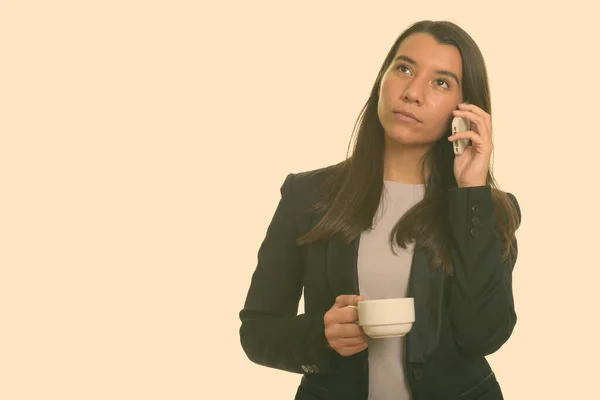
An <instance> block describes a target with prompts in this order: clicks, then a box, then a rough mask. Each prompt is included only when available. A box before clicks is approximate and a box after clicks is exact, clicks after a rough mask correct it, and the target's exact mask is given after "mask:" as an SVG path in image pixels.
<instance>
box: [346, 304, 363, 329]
mask: <svg viewBox="0 0 600 400" xmlns="http://www.w3.org/2000/svg"><path fill="white" fill-rule="evenodd" d="M346 307H350V308H354V309H356V310H358V307H356V306H346ZM352 323H353V324H357V325H360V321H359V320H356V321H354V322H352Z"/></svg>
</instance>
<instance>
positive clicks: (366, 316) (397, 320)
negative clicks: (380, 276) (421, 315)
mask: <svg viewBox="0 0 600 400" xmlns="http://www.w3.org/2000/svg"><path fill="white" fill-rule="evenodd" d="M348 307H353V308H356V309H357V310H358V321H356V323H357V324H359V325H360V326H361V327H362V328H363V330H364V331H365V333H366V334H367V335H368V336H369V337H372V338H375V339H381V338H388V337H399V336H404V335H406V334H407V333H408V332H410V330H411V329H412V326H413V323H414V322H415V303H414V298H412V297H402V298H394V299H379V300H365V301H359V302H358V307H355V306H348Z"/></svg>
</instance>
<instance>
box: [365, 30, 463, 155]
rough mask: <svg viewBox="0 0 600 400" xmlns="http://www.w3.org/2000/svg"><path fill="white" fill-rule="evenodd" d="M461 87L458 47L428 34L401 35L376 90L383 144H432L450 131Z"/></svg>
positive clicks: (460, 94)
mask: <svg viewBox="0 0 600 400" xmlns="http://www.w3.org/2000/svg"><path fill="white" fill-rule="evenodd" d="M461 85H462V59H461V56H460V52H459V51H458V49H457V48H455V47H454V46H451V45H447V44H439V43H438V42H437V41H436V39H435V38H434V37H433V36H431V35H429V34H426V33H415V34H412V35H410V36H409V37H407V38H406V39H404V41H403V42H402V43H401V44H400V46H399V47H398V50H397V52H396V55H395V58H394V61H392V63H391V64H390V66H389V68H388V69H387V71H386V72H385V74H384V76H383V78H382V81H381V86H380V89H379V103H378V106H377V113H378V115H379V120H380V121H381V124H382V125H383V129H384V130H385V134H386V142H388V141H389V140H393V141H395V142H397V143H400V144H402V145H405V146H418V147H430V146H431V145H433V144H434V143H435V142H436V141H437V140H438V139H440V138H441V137H442V135H444V134H447V133H449V132H446V129H447V126H448V121H449V120H450V118H451V117H452V111H453V110H455V109H456V107H457V105H458V104H459V103H461V102H462V101H463V98H462V86H461ZM406 114H411V115H412V117H410V116H407V115H406Z"/></svg>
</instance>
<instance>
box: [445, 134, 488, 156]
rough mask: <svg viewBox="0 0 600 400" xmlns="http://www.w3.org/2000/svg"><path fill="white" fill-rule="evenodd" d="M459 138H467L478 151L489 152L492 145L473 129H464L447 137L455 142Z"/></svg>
mask: <svg viewBox="0 0 600 400" xmlns="http://www.w3.org/2000/svg"><path fill="white" fill-rule="evenodd" d="M460 139H469V140H470V141H471V144H472V145H473V146H474V147H475V148H476V149H477V151H478V152H488V151H489V152H491V150H492V146H491V143H489V141H487V140H485V139H484V138H483V137H482V136H481V135H480V134H478V133H477V132H474V131H464V132H458V133H455V134H453V135H452V136H450V137H449V138H448V141H450V142H455V141H457V140H460Z"/></svg>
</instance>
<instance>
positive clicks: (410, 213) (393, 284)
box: [240, 21, 521, 400]
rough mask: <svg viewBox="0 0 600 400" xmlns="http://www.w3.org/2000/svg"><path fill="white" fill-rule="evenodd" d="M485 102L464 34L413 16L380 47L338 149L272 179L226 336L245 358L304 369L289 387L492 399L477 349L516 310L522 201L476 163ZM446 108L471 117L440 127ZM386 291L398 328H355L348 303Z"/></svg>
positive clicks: (487, 121) (498, 340)
mask: <svg viewBox="0 0 600 400" xmlns="http://www.w3.org/2000/svg"><path fill="white" fill-rule="evenodd" d="M467 102H468V103H469V104H468V105H467V104H465V103H467ZM490 115H491V105H490V95H489V89H488V79H487V72H486V68H485V63H484V60H483V57H482V55H481V52H480V50H479V48H478V46H477V45H476V43H475V42H474V41H473V39H472V38H471V37H470V36H469V35H468V34H467V33H466V32H464V31H463V30H462V29H461V28H459V27H458V26H457V25H455V24H453V23H450V22H446V21H436V22H433V21H421V22H418V23H416V24H414V25H412V26H410V27H409V28H408V29H407V30H406V31H405V32H403V33H402V34H401V35H400V36H399V37H398V38H397V40H396V42H395V43H394V45H393V46H392V48H391V49H390V51H389V54H388V55H387V57H386V59H385V61H384V63H383V65H382V67H381V70H380V72H379V75H378V76H377V79H376V81H375V84H374V85H373V89H372V92H371V95H370V97H369V99H368V101H367V103H366V105H365V107H364V108H363V110H362V112H361V116H360V118H359V120H358V122H357V128H358V129H357V136H356V142H355V146H354V151H353V152H352V155H351V156H350V157H347V159H346V160H344V161H342V162H340V163H339V164H336V165H331V166H328V167H324V168H320V169H317V170H313V171H307V172H303V173H297V174H289V175H288V176H287V178H286V179H285V182H284V183H283V186H282V187H281V200H280V202H279V205H278V207H277V210H276V211H275V215H274V217H273V220H272V221H271V223H270V225H269V228H268V230H267V233H266V237H265V239H264V241H263V243H262V245H261V247H260V249H259V251H258V265H257V267H256V270H255V272H254V275H253V277H252V282H251V285H250V288H249V292H248V296H247V299H246V302H245V305H244V308H243V310H242V311H241V312H240V318H241V321H242V325H241V329H240V337H241V344H242V347H243V349H244V351H245V353H246V354H247V356H248V358H249V359H250V360H252V361H253V362H255V363H258V364H260V365H264V366H267V367H271V368H277V369H281V370H286V371H290V372H294V373H299V374H303V377H302V381H301V383H300V386H299V388H298V391H297V394H296V399H299V400H300V399H323V400H325V399H344V400H352V399H357V400H358V399H361V400H363V399H364V400H367V399H378V400H385V399H394V400H400V399H412V400H434V399H435V400H438V399H439V400H452V399H463V400H464V399H469V400H471V399H472V400H474V399H481V400H483V399H487V400H491V399H503V396H502V392H501V390H500V386H499V384H498V382H497V380H496V378H495V375H494V373H493V371H492V370H491V368H490V365H489V364H488V362H487V361H486V358H485V357H486V356H487V355H489V354H491V353H493V352H495V351H497V350H498V349H499V348H500V347H501V346H502V345H503V344H504V343H505V342H506V341H507V340H508V338H509V337H510V335H511V333H512V331H513V328H514V326H515V323H516V319H517V317H516V313H515V306H514V302H513V293H512V271H513V268H514V265H515V262H516V258H517V242H516V239H515V232H516V230H517V228H518V226H519V224H520V220H521V214H520V209H519V205H518V202H517V200H516V198H515V196H514V195H512V194H510V193H507V192H503V191H501V190H499V189H498V188H497V185H496V184H495V181H494V178H493V176H492V173H491V171H490V168H489V166H490V159H491V154H492V149H493V144H492V125H491V117H490ZM454 116H460V117H464V118H466V119H468V120H469V121H471V127H472V128H471V129H472V130H471V131H467V132H464V133H459V134H456V135H453V136H452V135H451V133H450V129H451V128H450V124H451V120H452V118H453V117H454ZM461 138H465V139H470V140H471V145H470V146H469V147H467V148H466V150H465V151H464V153H462V154H461V155H459V156H455V155H454V152H453V149H452V143H453V142H454V141H456V140H458V139H461ZM303 292H304V309H305V312H304V313H303V314H301V315H297V314H298V303H299V300H300V298H301V295H302V293H303ZM394 297H413V298H414V304H415V323H414V325H413V328H412V329H411V331H410V332H409V333H408V334H407V335H406V336H404V337H401V338H388V339H371V338H369V337H367V336H365V334H364V332H363V331H362V328H361V327H360V325H358V324H354V323H353V321H356V320H357V311H356V309H355V308H352V307H347V306H348V305H356V304H357V302H358V301H360V300H362V299H368V300H370V299H382V298H394Z"/></svg>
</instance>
